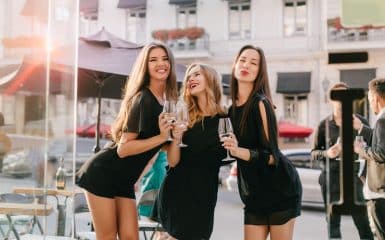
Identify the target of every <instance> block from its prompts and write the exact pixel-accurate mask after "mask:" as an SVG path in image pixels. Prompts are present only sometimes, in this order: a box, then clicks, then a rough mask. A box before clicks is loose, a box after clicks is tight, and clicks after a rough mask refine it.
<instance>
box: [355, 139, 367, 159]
mask: <svg viewBox="0 0 385 240" xmlns="http://www.w3.org/2000/svg"><path fill="white" fill-rule="evenodd" d="M354 142H356V143H358V144H359V145H360V146H361V147H362V148H363V147H365V146H366V142H365V140H364V137H363V136H359V135H357V136H356V138H355V139H354ZM362 161H364V159H363V158H362V157H361V155H360V154H359V155H358V159H357V160H356V162H362Z"/></svg>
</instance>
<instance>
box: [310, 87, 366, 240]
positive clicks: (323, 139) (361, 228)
mask: <svg viewBox="0 0 385 240" xmlns="http://www.w3.org/2000/svg"><path fill="white" fill-rule="evenodd" d="M346 89H348V86H347V85H346V84H345V83H343V82H339V83H336V84H334V85H332V86H331V87H330V89H329V96H330V93H331V91H333V90H346ZM329 102H330V104H331V105H332V109H333V112H332V114H330V115H329V116H327V117H326V118H325V119H323V120H322V121H321V122H320V123H319V125H318V127H317V130H316V131H315V135H314V145H313V149H312V152H311V155H312V160H313V161H321V164H320V165H321V168H322V171H321V174H320V176H319V180H318V181H319V184H320V186H321V192H322V197H323V201H324V204H325V210H326V214H327V205H328V204H329V203H331V202H338V201H339V200H340V187H341V186H340V163H341V162H340V155H341V153H342V145H341V141H340V130H341V127H342V109H341V108H342V104H341V102H340V101H334V100H331V99H330V97H329ZM361 122H362V123H363V124H365V125H366V126H368V121H367V120H366V119H365V118H364V117H362V116H360V115H358V114H354V115H353V128H354V133H353V137H355V136H357V135H358V130H359V129H360V127H361ZM327 132H328V134H329V136H327ZM327 158H329V169H327V168H326V159H327ZM355 159H356V158H355ZM355 159H352V163H353V162H354V160H355ZM354 164H355V173H356V174H355V176H356V179H355V187H356V189H357V190H356V196H357V200H358V201H359V202H364V197H363V194H362V187H363V184H362V181H361V179H360V178H362V177H363V176H358V174H359V171H358V170H359V163H354ZM327 171H329V176H330V179H329V181H328V179H327V177H326V176H327V175H326V172H327ZM327 191H329V193H330V198H328V196H327ZM352 218H353V221H354V224H355V226H356V228H357V230H358V234H359V236H360V239H373V236H372V233H371V231H370V226H369V220H368V215H367V214H364V215H362V214H357V213H353V214H352ZM328 219H329V222H328V224H329V228H328V229H329V232H328V235H329V238H331V239H340V238H341V237H342V236H341V226H340V225H341V215H340V214H336V213H331V214H330V216H329V218H327V220H328Z"/></svg>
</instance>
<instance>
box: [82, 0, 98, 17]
mask: <svg viewBox="0 0 385 240" xmlns="http://www.w3.org/2000/svg"><path fill="white" fill-rule="evenodd" d="M79 4H80V6H79V9H80V12H81V13H83V14H84V15H91V14H97V13H98V9H99V1H98V0H80V2H79Z"/></svg>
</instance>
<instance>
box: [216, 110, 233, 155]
mask: <svg viewBox="0 0 385 240" xmlns="http://www.w3.org/2000/svg"><path fill="white" fill-rule="evenodd" d="M230 133H233V126H232V125H231V120H230V118H220V119H219V123H218V134H219V139H220V140H221V142H223V140H224V138H225V137H230ZM226 152H227V156H226V157H225V158H224V159H222V161H234V160H235V158H232V157H230V154H229V150H227V151H226Z"/></svg>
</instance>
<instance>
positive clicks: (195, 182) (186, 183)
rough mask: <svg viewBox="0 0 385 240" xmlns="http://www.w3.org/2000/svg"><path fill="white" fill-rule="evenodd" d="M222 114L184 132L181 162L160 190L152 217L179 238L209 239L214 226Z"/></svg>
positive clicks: (205, 119)
mask: <svg viewBox="0 0 385 240" xmlns="http://www.w3.org/2000/svg"><path fill="white" fill-rule="evenodd" d="M218 119H219V116H215V117H205V118H204V119H203V121H201V122H198V123H196V124H195V125H194V126H193V127H192V128H191V129H188V130H187V131H186V132H185V133H184V136H183V143H185V144H187V145H188V146H187V147H185V148H181V155H180V156H181V157H180V162H179V163H178V165H177V166H176V167H173V168H169V169H168V171H167V175H166V177H165V179H164V181H163V183H162V185H161V188H160V190H159V194H158V198H157V199H156V203H155V206H154V210H153V213H152V218H153V219H154V220H156V221H158V222H160V223H161V224H162V226H163V227H164V228H165V229H166V231H167V232H168V233H169V234H170V235H171V236H173V237H174V238H177V239H182V240H198V239H199V240H204V239H209V238H210V236H211V233H212V230H213V223H214V209H215V205H216V202H217V193H218V173H219V167H220V165H221V159H223V158H224V157H225V156H226V151H225V149H224V148H223V147H222V146H221V142H220V141H219V136H218V122H219V121H218Z"/></svg>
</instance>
